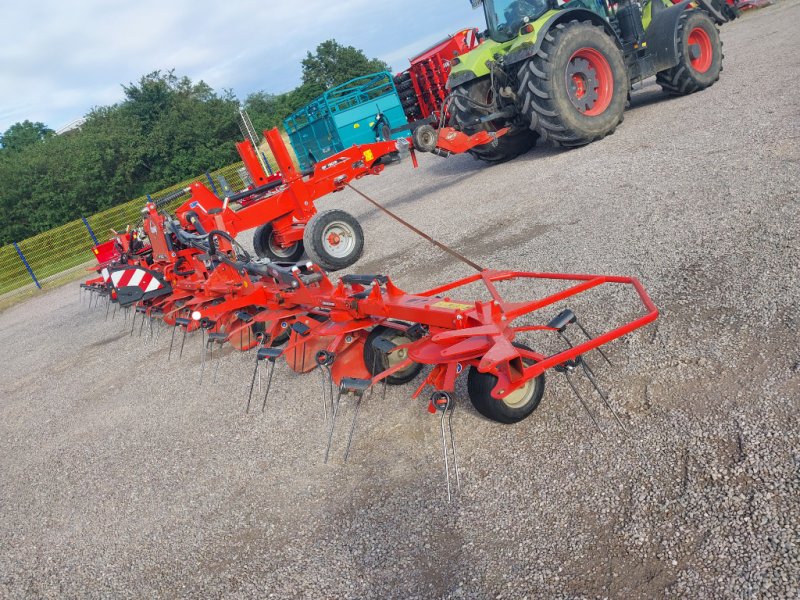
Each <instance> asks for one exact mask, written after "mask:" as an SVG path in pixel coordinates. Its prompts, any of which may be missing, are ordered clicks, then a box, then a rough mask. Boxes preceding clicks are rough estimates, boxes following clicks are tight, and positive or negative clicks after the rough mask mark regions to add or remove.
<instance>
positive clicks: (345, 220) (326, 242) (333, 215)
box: [303, 209, 364, 271]
mask: <svg viewBox="0 0 800 600" xmlns="http://www.w3.org/2000/svg"><path fill="white" fill-rule="evenodd" d="M303 246H304V247H305V249H306V254H308V257H309V258H310V259H311V260H312V262H315V263H316V264H318V265H319V266H321V267H322V268H323V269H325V270H326V271H338V270H339V269H344V268H346V267H349V266H350V265H352V264H354V263H355V262H356V261H357V260H358V259H359V258H360V257H361V253H362V252H363V251H364V231H363V230H362V229H361V225H359V224H358V221H356V219H355V217H354V216H352V215H351V214H349V213H346V212H345V211H343V210H339V209H333V210H326V211H323V212H320V213H317V214H316V215H314V216H313V217H311V220H310V221H309V222H308V223H307V224H306V230H305V232H304V233H303Z"/></svg>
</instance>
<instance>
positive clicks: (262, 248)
mask: <svg viewBox="0 0 800 600" xmlns="http://www.w3.org/2000/svg"><path fill="white" fill-rule="evenodd" d="M253 249H254V250H255V251H256V254H258V255H259V256H260V257H261V258H268V259H270V260H272V261H281V262H297V261H298V260H300V258H301V257H302V256H303V251H304V250H303V242H295V243H294V244H292V245H291V246H289V247H288V248H281V247H280V246H279V245H278V244H277V243H276V242H275V235H274V233H273V227H272V223H265V224H264V225H261V226H260V227H258V228H257V229H256V230H255V233H253Z"/></svg>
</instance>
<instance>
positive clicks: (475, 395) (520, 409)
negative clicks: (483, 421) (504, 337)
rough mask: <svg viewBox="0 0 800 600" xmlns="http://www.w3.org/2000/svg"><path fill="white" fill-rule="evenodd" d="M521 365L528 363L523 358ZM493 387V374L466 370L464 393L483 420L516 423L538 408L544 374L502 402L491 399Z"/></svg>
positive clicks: (520, 346) (542, 391) (519, 345)
mask: <svg viewBox="0 0 800 600" xmlns="http://www.w3.org/2000/svg"><path fill="white" fill-rule="evenodd" d="M514 346H516V347H517V348H524V349H525V350H530V348H528V347H527V346H523V345H522V344H514ZM525 362H526V364H527V365H530V364H532V362H531V361H529V360H527V359H526V360H525ZM495 385H497V377H495V376H494V375H492V374H490V373H481V372H480V371H478V369H477V368H475V367H470V368H469V373H468V375H467V392H468V393H469V400H470V402H472V406H474V407H475V410H477V411H478V412H479V413H481V414H482V415H483V416H484V417H486V418H487V419H491V420H492V421H497V422H498V423H504V424H506V425H510V424H512V423H519V422H520V421H522V420H523V419H525V418H526V417H528V416H529V415H530V414H531V413H532V412H533V411H534V410H536V408H537V407H538V406H539V403H540V402H541V400H542V395H543V394H544V373H542V374H541V375H539V376H537V377H534V378H533V379H531V380H530V381H528V382H527V383H526V384H525V385H523V386H522V387H520V388H519V389H518V390H515V391H513V392H511V393H510V394H509V395H508V396H506V397H505V398H503V399H502V400H497V399H496V398H492V394H491V392H492V389H493V388H494V386H495Z"/></svg>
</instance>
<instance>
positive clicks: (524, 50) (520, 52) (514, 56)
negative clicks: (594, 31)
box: [503, 8, 622, 65]
mask: <svg viewBox="0 0 800 600" xmlns="http://www.w3.org/2000/svg"><path fill="white" fill-rule="evenodd" d="M569 21H590V22H591V23H592V24H593V25H597V26H598V27H602V28H603V30H604V31H605V32H606V33H607V34H608V35H609V36H610V37H611V39H613V40H614V41H615V42H616V44H617V46H619V47H622V42H621V41H620V39H619V36H618V35H617V32H616V31H614V28H613V27H611V25H609V24H608V21H606V20H605V19H604V18H603V17H601V16H600V15H598V14H597V13H596V12H592V11H591V10H587V9H585V8H568V9H565V10H561V11H558V13H557V14H555V15H553V16H551V17H550V18H549V19H547V21H545V22H544V23H543V24H542V27H541V29H540V30H539V34H538V35H537V36H536V41H535V42H533V43H532V44H526V45H524V46H522V47H521V48H518V49H516V50H513V51H512V52H509V53H508V54H506V55H505V56H504V57H503V63H504V64H506V65H513V64H516V63H518V62H521V61H523V60H525V59H527V58H530V57H531V56H533V55H535V54H536V53H537V52H538V51H539V48H541V47H542V43H543V42H544V37H545V35H547V32H548V31H550V29H552V28H553V27H555V26H556V25H558V24H559V23H565V22H569Z"/></svg>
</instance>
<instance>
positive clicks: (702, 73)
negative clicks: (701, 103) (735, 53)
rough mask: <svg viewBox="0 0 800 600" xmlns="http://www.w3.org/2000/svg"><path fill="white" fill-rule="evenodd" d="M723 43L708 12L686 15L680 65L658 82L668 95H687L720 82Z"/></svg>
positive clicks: (681, 32) (681, 21)
mask: <svg viewBox="0 0 800 600" xmlns="http://www.w3.org/2000/svg"><path fill="white" fill-rule="evenodd" d="M723 58H724V56H723V54H722V40H720V39H719V31H717V26H716V25H715V24H714V21H713V20H712V19H711V17H710V16H709V15H708V13H706V12H703V11H702V10H689V11H686V12H684V13H683V14H682V15H681V17H680V19H679V21H678V64H677V65H675V66H674V67H672V68H671V69H667V70H666V71H662V72H661V73H658V74H657V75H656V83H658V84H659V85H660V86H661V88H662V89H663V90H664V91H665V92H666V93H668V94H671V95H673V96H684V95H686V94H691V93H693V92H697V91H700V90H704V89H705V88H707V87H711V86H712V85H714V83H715V82H716V81H717V80H719V74H720V73H721V72H722V59H723Z"/></svg>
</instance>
